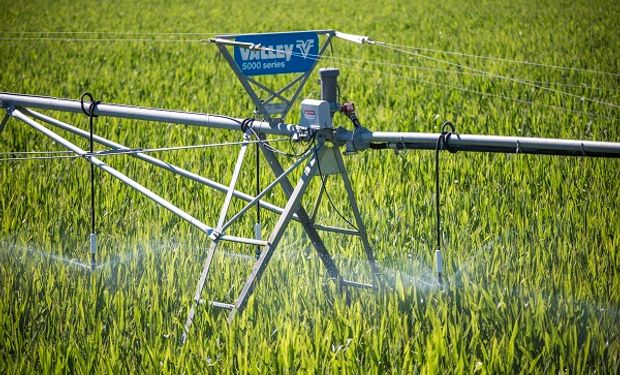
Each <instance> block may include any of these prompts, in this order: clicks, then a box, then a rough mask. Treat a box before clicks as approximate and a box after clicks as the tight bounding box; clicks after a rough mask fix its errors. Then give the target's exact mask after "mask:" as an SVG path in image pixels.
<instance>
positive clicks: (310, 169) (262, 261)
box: [182, 141, 379, 342]
mask: <svg viewBox="0 0 620 375" xmlns="http://www.w3.org/2000/svg"><path fill="white" fill-rule="evenodd" d="M260 148H261V151H262V153H263V155H264V157H265V159H266V160H267V162H268V164H269V166H270V168H271V170H272V171H273V173H274V175H275V176H276V180H275V181H274V182H277V183H278V184H279V185H280V186H281V188H282V189H283V191H284V193H285V195H286V196H287V198H288V201H287V204H286V206H285V207H284V209H283V212H282V213H281V214H280V216H279V219H278V221H277V223H276V225H275V226H274V228H273V230H272V232H271V234H270V235H269V238H268V240H267V241H266V245H264V246H263V247H262V250H261V253H260V256H259V258H258V260H257V261H256V263H255V264H254V266H253V268H252V272H251V273H250V276H249V277H248V279H247V280H246V282H245V284H244V286H243V288H242V290H241V292H240V294H239V296H238V297H237V299H236V301H235V303H234V304H228V303H221V302H210V304H211V305H212V306H214V307H219V308H224V309H230V310H231V311H230V314H229V317H228V321H229V322H230V321H231V320H232V319H233V318H234V317H235V315H236V314H237V313H238V312H240V311H242V310H243V309H244V308H245V306H246V304H247V301H248V299H249V297H250V295H251V294H252V292H253V291H254V288H255V286H256V283H257V282H258V280H259V279H260V278H261V276H262V274H263V273H264V271H265V270H266V268H267V266H268V264H269V262H270V260H271V258H272V256H273V254H274V252H275V250H276V249H277V246H278V244H279V242H280V240H281V239H282V237H283V235H284V233H285V231H286V228H287V227H288V225H289V224H290V222H291V220H292V218H293V215H294V214H296V215H297V218H298V221H299V222H300V223H301V225H302V227H303V229H304V231H305V233H306V234H307V235H308V238H309V239H310V241H311V243H312V245H313V247H314V248H315V250H316V252H317V255H318V256H319V259H320V260H321V262H322V263H323V265H324V266H325V268H326V270H327V272H328V274H329V276H330V277H331V278H332V279H334V280H336V282H337V284H338V285H339V287H340V286H353V287H365V288H375V287H376V284H377V283H378V282H379V278H378V274H379V272H378V270H377V266H376V263H375V259H374V255H373V251H372V248H371V247H370V244H369V241H368V238H367V235H366V229H365V226H364V223H363V221H362V218H361V215H360V212H359V209H358V207H357V203H356V201H355V196H354V195H353V189H352V188H351V183H350V180H349V176H348V174H347V173H346V170H345V169H344V163H343V162H342V155H341V153H340V150H339V149H337V148H327V147H325V144H324V142H322V141H321V142H319V143H318V144H317V145H316V146H314V148H313V149H312V150H311V151H310V154H311V156H310V157H309V160H308V161H307V163H306V165H305V168H304V171H303V173H302V176H301V177H300V179H299V181H298V182H297V185H296V186H295V187H293V185H292V184H291V182H290V181H289V179H288V177H287V176H288V174H289V173H290V171H291V170H292V169H294V168H296V167H297V165H299V164H301V162H302V161H303V159H306V158H308V156H309V155H308V154H306V155H305V156H302V157H301V158H300V159H298V161H297V162H295V163H294V164H293V165H292V166H291V167H289V168H288V169H287V170H284V168H283V167H282V165H281V163H280V162H279V160H278V159H277V158H276V155H275V154H274V152H273V151H272V150H271V149H270V148H268V147H266V146H265V145H263V144H260ZM326 152H333V153H334V155H335V157H336V160H337V165H338V169H339V174H340V175H341V177H342V179H343V181H344V184H345V189H346V191H347V195H348V198H349V203H350V204H351V207H352V209H353V214H354V216H355V221H356V224H357V227H358V228H357V230H356V231H354V232H353V231H346V230H343V231H340V232H339V233H341V234H347V235H356V236H359V237H360V238H361V240H362V244H363V245H364V251H365V253H366V256H367V258H368V262H369V265H370V269H371V271H372V273H373V281H374V282H375V285H371V284H365V283H358V282H353V281H348V280H345V279H344V278H343V277H342V276H341V274H340V272H339V270H338V267H337V266H336V264H335V263H334V261H333V259H332V256H331V255H330V253H329V251H328V250H327V247H326V246H325V244H324V242H323V240H322V238H321V236H320V235H319V233H318V230H317V226H316V225H315V224H314V219H313V218H310V216H309V215H308V213H307V211H306V210H305V209H304V207H303V205H302V204H301V199H302V197H303V195H304V193H305V192H306V190H307V189H308V187H309V185H310V183H311V181H312V179H313V178H314V177H315V176H316V175H317V173H318V172H319V168H318V165H319V159H320V157H322V155H323V154H324V153H326ZM242 153H243V151H241V152H240V155H239V158H238V160H237V166H239V165H240V163H241V159H242V157H243V156H242ZM235 170H236V169H235ZM235 182H236V176H235V173H233V179H232V181H231V185H230V189H231V190H233V189H234V184H235ZM273 185H274V183H272V184H270V187H269V188H267V189H265V190H264V191H263V192H262V193H261V195H263V194H264V193H265V192H266V191H267V190H268V189H270V188H271V187H273ZM259 198H260V195H259V196H257V197H255V199H254V200H253V201H251V202H250V203H248V205H247V206H246V207H245V208H244V209H243V210H242V211H241V212H240V213H243V212H244V210H247V208H248V207H249V206H251V205H253V204H256V201H257V200H258V199H259ZM318 203H319V202H317V204H318ZM227 211H228V206H227V205H226V204H225V205H224V207H223V208H222V211H221V213H220V221H219V222H218V226H217V227H216V229H215V230H216V231H217V230H218V229H221V228H225V227H228V226H229V225H230V222H232V221H233V220H234V218H237V217H239V214H237V215H235V216H234V217H233V219H231V220H230V221H229V222H228V223H224V221H225V217H226V214H227ZM217 244H218V241H217V239H216V240H215V241H214V242H213V243H212V244H211V246H210V248H209V251H208V254H207V260H206V261H205V265H204V267H203V271H202V273H201V275H200V279H199V281H198V284H197V287H196V292H195V295H194V303H193V304H192V307H191V309H190V312H189V315H188V318H187V321H186V324H185V329H184V334H183V338H182V342H185V341H186V339H187V335H188V332H189V329H190V327H191V324H192V321H193V318H194V316H195V313H196V307H197V306H198V305H199V304H200V299H201V298H200V297H201V294H202V290H203V289H204V286H205V283H206V281H207V278H208V273H209V270H210V265H211V261H212V258H213V254H214V252H215V251H216V249H217ZM344 292H345V293H346V297H347V300H349V294H348V291H347V290H346V289H344Z"/></svg>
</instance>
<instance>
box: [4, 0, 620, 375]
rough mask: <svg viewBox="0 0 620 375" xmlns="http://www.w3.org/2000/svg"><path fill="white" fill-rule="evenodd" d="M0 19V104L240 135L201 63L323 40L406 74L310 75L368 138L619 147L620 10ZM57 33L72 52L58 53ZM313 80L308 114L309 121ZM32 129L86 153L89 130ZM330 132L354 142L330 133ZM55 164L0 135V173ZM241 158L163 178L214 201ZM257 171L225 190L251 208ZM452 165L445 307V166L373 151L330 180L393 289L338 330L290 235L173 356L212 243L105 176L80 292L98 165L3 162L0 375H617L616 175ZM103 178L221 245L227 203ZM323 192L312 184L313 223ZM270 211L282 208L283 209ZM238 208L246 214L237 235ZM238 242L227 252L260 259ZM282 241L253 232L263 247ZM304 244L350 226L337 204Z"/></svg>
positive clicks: (234, 94) (234, 98)
mask: <svg viewBox="0 0 620 375" xmlns="http://www.w3.org/2000/svg"><path fill="white" fill-rule="evenodd" d="M2 3H3V4H2V12H1V13H0V24H1V26H0V30H2V32H1V33H0V66H1V69H0V91H7V92H19V93H27V94H37V95H48V96H56V97H64V98H73V99H77V98H79V96H80V95H81V94H82V93H83V92H85V91H90V92H91V93H92V94H93V95H94V97H95V99H97V100H101V101H104V102H110V103H119V104H120V103H122V104H132V105H139V106H144V107H159V108H166V109H174V110H184V111H196V112H203V113H213V114H224V115H229V116H234V117H238V118H245V117H249V116H252V112H253V108H252V105H251V104H250V100H249V99H248V97H247V95H246V94H245V93H244V91H243V88H242V87H241V85H240V84H239V83H238V82H237V80H236V78H235V76H234V74H233V73H232V71H231V70H230V68H229V67H228V65H227V64H226V61H225V60H224V59H223V58H222V57H221V56H220V55H219V53H218V51H217V48H216V46H215V45H213V44H209V43H207V42H206V41H205V40H206V39H207V38H209V37H211V36H213V35H214V34H215V33H241V32H246V33H249V32H271V31H290V30H312V29H336V30H339V31H343V32H348V33H354V34H363V35H368V36H370V37H371V38H373V39H375V40H379V41H386V42H389V43H393V44H397V45H403V46H408V47H407V48H408V49H407V51H410V52H413V54H406V53H402V52H398V51H394V50H390V49H386V48H381V47H377V46H369V45H357V44H352V43H348V42H345V41H342V40H334V42H333V48H331V49H328V50H327V51H326V54H325V56H324V58H323V60H322V61H320V62H319V64H318V67H328V66H335V67H337V68H339V69H340V71H341V74H340V77H339V86H340V93H341V96H342V100H343V101H344V100H349V101H354V102H355V104H356V108H357V113H358V116H359V118H360V120H361V121H362V123H363V125H364V126H366V127H368V128H370V129H373V130H382V131H417V132H438V131H439V127H440V125H441V124H442V122H443V121H446V120H450V121H452V122H453V123H454V124H455V125H456V128H457V131H458V132H460V133H463V134H492V135H507V136H508V135H518V136H535V137H556V138H567V139H587V140H599V141H614V142H620V110H619V107H618V104H620V74H618V73H619V72H620V58H619V56H620V26H619V23H618V20H620V3H618V2H617V1H611V0H601V1H597V0H594V1H592V0H590V1H585V0H576V1H526V0H516V1H499V0H488V1H487V0H485V1H456V0H447V1H441V2H437V1H428V0H422V1H402V2H386V3H381V2H372V1H367V0H361V1H358V2H353V3H352V2H344V1H324V0H317V1H312V2H305V1H275V2H268V3H267V2H264V3H263V2H249V1H246V0H241V1H235V2H229V1H220V0H216V1H209V2H197V3H194V2H186V1H180V0H168V1H148V2H120V1H107V2H76V1H68V0H60V1H53V2H50V1H26V2H17V3H15V2H8V1H2ZM60 31H63V32H66V31H79V32H82V33H64V34H53V33H49V32H60ZM84 32H88V33H84ZM151 33H160V34H151ZM173 33H175V34H173ZM176 33H179V34H176ZM187 33H204V34H187ZM119 39H125V40H119ZM128 39H130V40H128ZM409 47H417V49H411V48H409ZM427 49H432V50H437V51H440V52H436V51H428V50H427ZM441 51H444V52H441ZM446 51H447V52H462V53H464V54H466V55H455V54H449V53H446ZM419 55H424V56H431V57H432V58H433V59H428V58H424V57H421V56H419ZM472 55H476V56H492V57H500V58H505V59H510V60H517V61H528V62H536V63H540V65H534V64H520V63H515V62H511V61H507V60H498V59H487V58H480V57H476V56H472ZM444 61H448V62H450V63H451V64H452V65H451V64H448V63H445V62H444ZM455 64H458V65H460V66H457V65H455ZM463 66H469V67H472V68H475V69H477V70H471V69H467V68H463ZM559 67H576V68H580V69H562V68H559ZM481 71H484V72H489V73H491V74H484V73H481ZM499 75H501V76H508V77H516V78H518V79H519V80H506V79H500V78H498V77H497V76H499ZM316 78H318V75H314V76H313V77H312V78H311V79H310V80H309V82H308V84H307V85H306V87H305V89H304V91H303V93H302V97H304V98H306V97H307V98H318V97H319V96H320V88H319V85H318V84H317V83H316ZM282 79H283V78H275V81H277V82H276V83H281V81H282ZM523 80H527V81H528V82H534V84H533V85H532V84H529V85H528V84H524V83H523V82H522V81H523ZM534 85H535V86H538V87H535V86H534ZM540 87H542V88H540ZM567 93H568V94H570V95H568V94H567ZM2 112H3V113H2V116H4V111H2ZM298 112H299V105H298V103H296V104H295V106H294V108H293V110H292V112H291V114H290V116H289V117H288V118H287V121H289V122H291V123H295V122H297V121H298V119H299V113H298ZM45 113H46V114H50V115H53V116H55V117H56V118H58V119H60V120H62V121H65V122H68V123H71V124H74V125H76V126H78V127H80V128H82V129H87V128H88V119H87V118H86V116H84V115H83V114H67V113H52V112H45ZM335 123H336V124H337V125H339V126H345V127H348V128H349V129H350V128H351V124H350V122H349V121H348V120H347V119H346V118H345V117H344V116H342V115H339V114H338V115H336V117H335ZM95 127H96V131H97V133H99V134H101V135H102V136H104V137H107V138H111V139H113V140H115V141H117V142H119V143H123V144H124V145H126V146H128V147H145V148H146V147H162V146H180V145H191V144H207V143H216V142H237V141H240V140H241V134H240V133H235V132H229V131H224V130H215V129H205V128H197V127H190V126H177V125H172V124H165V123H146V122H139V121H130V120H118V119H111V118H105V117H100V118H97V119H96V120H95ZM61 134H62V135H63V136H65V137H66V138H67V139H69V140H71V141H72V142H75V143H76V144H78V145H79V146H80V147H82V148H87V147H88V142H87V141H86V140H84V139H81V138H77V137H75V136H72V135H70V134H65V133H62V132H61ZM275 145H277V147H279V148H281V149H282V150H285V151H299V149H301V147H302V146H301V145H294V144H293V145H290V144H289V143H288V142H283V143H277V144H275ZM98 149H99V150H101V149H102V148H98ZM50 150H62V148H61V146H60V145H57V144H55V143H53V142H52V141H51V140H49V139H48V138H46V137H45V136H44V135H42V134H40V133H37V132H35V131H34V130H32V129H31V128H30V127H28V126H26V125H25V124H24V123H21V122H19V121H18V120H17V119H11V120H9V121H8V123H7V124H6V127H5V128H4V130H3V131H2V132H0V153H2V156H1V157H0V158H1V159H7V158H10V157H12V156H15V155H13V154H11V153H12V152H18V151H50ZM252 150H253V148H252ZM237 151H238V147H236V146H228V147H224V148H208V149H195V150H186V151H177V152H166V153H164V152H162V153H159V154H155V155H153V156H156V157H158V158H161V159H163V160H165V161H169V162H171V163H174V164H176V165H178V166H180V167H183V168H185V169H188V170H191V171H195V172H196V173H199V174H203V175H205V176H207V177H209V178H212V179H214V180H216V181H219V182H221V183H224V184H227V183H228V181H229V179H230V176H231V174H232V167H233V164H234V161H235V157H236V154H237ZM248 155H249V156H248V163H247V164H246V165H245V167H244V169H243V170H242V174H241V180H240V183H239V186H238V189H239V190H241V191H245V192H248V193H253V191H254V190H253V189H254V186H255V183H256V181H255V180H254V173H255V171H254V169H253V166H254V163H253V157H254V152H249V153H248ZM441 158H442V159H441V160H442V168H441V189H442V206H441V209H442V216H443V217H442V219H443V227H442V240H443V254H444V270H445V279H446V280H445V282H444V284H443V285H441V286H440V285H438V283H437V282H436V278H435V275H434V272H433V253H434V249H435V237H434V235H435V216H434V209H435V205H434V193H435V184H434V183H435V182H434V152H432V151H422V150H419V151H409V152H401V153H398V154H397V153H394V152H393V151H388V150H382V151H381V150H367V151H365V152H362V153H359V154H357V155H352V156H346V157H345V163H346V166H347V168H348V170H349V173H350V175H351V178H352V181H353V188H354V190H355V193H356V195H357V199H358V201H359V205H360V209H361V212H362V215H363V219H364V222H365V224H366V227H367V229H368V233H369V238H370V241H371V243H372V245H373V247H374V250H375V253H376V257H377V261H378V264H379V267H380V270H381V272H382V273H383V275H384V277H385V280H386V284H387V285H386V288H383V289H381V290H379V291H369V290H353V291H352V292H351V303H350V304H347V303H346V299H345V296H344V295H343V294H342V293H340V292H339V291H338V288H337V287H336V286H335V285H334V283H333V281H331V280H329V277H328V275H327V274H326V272H325V269H324V268H323V267H322V265H321V263H320V261H319V259H318V257H317V256H316V254H315V252H314V251H313V249H312V246H311V244H310V242H309V241H308V239H307V238H306V237H305V236H304V235H303V230H302V228H301V227H300V226H299V224H297V223H293V224H292V225H291V226H290V227H289V228H288V231H287V234H286V235H285V237H284V240H283V242H282V243H281V246H280V247H279V248H278V250H277V251H276V252H275V255H274V257H273V259H272V262H271V264H270V265H269V267H268V269H267V271H266V273H265V274H264V276H263V278H262V279H261V280H260V282H259V283H258V285H257V288H256V290H255V293H254V294H253V295H252V297H251V299H250V302H249V304H248V307H247V309H246V310H245V311H243V313H241V314H239V315H238V316H237V317H236V318H235V319H234V321H232V323H230V324H229V323H227V321H226V319H227V314H226V312H222V311H219V310H217V309H213V308H210V307H209V306H208V305H207V304H204V305H202V306H201V307H200V308H199V309H198V314H197V318H196V320H195V322H194V325H193V327H192V329H191V331H190V333H189V338H188V342H187V343H186V344H185V345H184V346H180V345H179V340H180V337H181V334H182V332H183V324H184V322H185V318H186V316H187V312H188V310H189V307H190V305H191V303H192V299H193V294H194V289H195V285H196V281H197V279H198V277H199V274H200V270H201V268H202V263H203V261H204V259H205V256H206V250H207V247H208V246H209V239H208V238H207V237H206V236H205V235H204V234H203V233H201V232H200V231H198V230H196V229H195V228H193V227H191V226H190V225H189V224H187V223H186V222H184V221H182V220H180V219H178V218H177V217H175V216H174V215H172V214H170V213H169V212H168V211H166V210H164V209H162V208H160V207H158V206H156V205H155V204H153V203H152V202H151V201H149V200H148V199H147V198H145V197H143V196H141V195H139V194H138V193H137V192H135V191H133V190H132V189H130V188H129V187H127V186H124V185H123V184H121V183H120V182H119V181H118V180H116V179H114V178H113V177H111V176H109V175H105V174H103V173H98V175H97V186H98V193H97V217H98V224H97V232H98V235H99V252H98V254H97V258H98V267H97V268H96V270H95V271H94V272H89V271H88V270H86V269H85V268H84V267H83V266H82V264H84V263H88V259H89V254H88V234H89V232H90V227H89V220H90V195H89V194H90V185H89V170H90V167H89V165H88V163H87V162H86V161H85V160H83V159H54V160H27V161H15V160H12V161H6V160H3V161H1V162H0V373H3V374H17V373H79V374H90V373H109V374H124V373H171V374H193V373H222V374H229V373H243V374H245V373H249V374H270V373H284V374H289V373H326V374H384V373H393V374H416V373H420V374H437V373H458V374H461V373H491V374H497V373H525V374H531V373H541V374H557V373H567V374H594V373H596V374H599V373H602V374H614V373H619V372H620V193H619V192H620V162H619V161H618V160H617V159H604V158H580V157H557V156H536V155H504V154H484V153H466V152H459V153H456V154H450V153H442V154H441ZM105 161H106V162H107V163H109V164H110V165H111V166H113V167H115V168H118V169H119V170H120V171H122V172H124V173H125V174H127V175H128V176H129V177H131V178H134V179H136V180H138V181H139V182H141V183H143V184H144V185H145V186H146V187H148V188H149V189H151V190H153V191H155V192H157V193H158V194H160V195H161V196H163V197H165V198H167V199H169V200H171V201H172V202H173V203H174V204H176V205H177V206H179V207H180V208H183V209H185V210H187V211H188V212H190V213H192V214H193V215H194V216H196V217H197V218H199V219H201V220H203V221H205V222H206V223H207V224H209V225H211V226H214V225H215V223H216V221H217V217H218V214H219V209H220V206H221V204H222V202H223V199H224V195H223V194H222V193H219V192H216V191H213V190H211V189H208V188H206V187H204V186H201V185H199V184H197V183H194V182H191V181H187V180H185V179H181V178H177V177H175V176H173V175H171V174H169V173H166V172H164V171H162V170H160V169H157V168H156V167H153V166H150V165H148V164H145V163H143V162H140V161H139V160H137V159H135V158H132V157H131V156H128V155H123V156H120V155H119V156H113V157H112V156H110V157H107V158H106V159H105ZM281 161H282V162H283V163H285V164H288V163H290V162H292V160H291V159H288V158H286V157H282V159H281ZM261 175H262V176H263V179H264V180H262V181H261V183H262V184H263V186H264V185H266V184H267V183H268V182H267V181H268V178H270V177H272V175H271V172H270V170H268V166H267V164H266V163H262V164H261ZM294 178H297V175H294V176H292V178H291V180H293V179H294ZM326 188H327V190H328V191H329V194H330V195H331V196H332V198H334V203H335V205H336V207H337V208H338V210H339V211H341V212H342V213H343V215H345V216H346V217H348V218H351V217H352V213H351V210H350V209H349V207H348V206H347V205H346V204H345V199H344V197H345V190H344V189H343V187H342V186H341V184H340V183H339V182H338V181H336V179H330V180H329V181H328V182H327V186H326ZM319 190H320V184H319V183H318V182H317V181H314V182H313V185H311V187H310V189H309V191H308V195H307V196H306V197H305V198H304V201H303V204H304V205H307V206H311V205H312V203H313V202H314V200H315V199H316V197H317V195H318V192H319ZM268 200H269V201H271V202H273V203H275V204H278V205H281V206H283V205H284V204H285V198H284V194H283V193H282V192H281V191H280V190H275V191H274V193H273V194H271V195H270V196H269V197H268ZM242 206H243V203H242V202H239V201H236V200H235V201H234V204H233V205H232V210H233V211H234V210H239V209H240V208H241V207H242ZM253 217H254V215H253V214H252V215H247V217H246V218H244V220H242V222H241V223H240V224H239V226H238V227H237V228H238V229H236V232H235V233H234V234H236V235H243V236H251V235H252V231H253V229H252V224H253ZM276 219H277V217H276V216H275V215H274V214H270V213H267V212H265V211H264V212H263V221H264V222H263V227H264V228H265V229H264V230H263V235H264V236H266V235H267V234H268V228H271V227H273V224H274V223H275V221H276ZM317 221H318V222H320V223H323V224H330V225H342V226H344V225H346V224H345V223H344V221H343V220H342V219H341V218H340V217H339V216H338V214H337V213H336V212H335V210H334V209H332V208H330V207H329V205H326V204H324V205H322V206H321V208H320V209H319V211H318V216H317ZM325 242H326V245H327V246H328V248H329V250H330V251H331V253H332V254H333V255H334V258H335V260H336V263H337V264H338V266H339V267H340V269H341V270H342V272H343V274H344V276H345V277H346V278H347V279H353V280H358V281H362V282H368V281H370V278H369V273H368V270H367V266H366V263H365V257H364V253H363V249H362V246H361V244H360V243H358V241H357V240H352V239H349V238H345V237H343V236H338V235H334V234H326V235H325ZM254 252H255V249H254V248H252V247H250V246H238V245H229V244H224V245H223V246H222V247H221V248H220V249H219V251H218V253H217V255H216V259H215V261H214V264H213V268H212V274H211V277H210V279H209V281H208V285H207V288H206V289H205V291H204V292H203V298H204V299H205V300H209V299H215V300H220V301H224V302H229V303H231V302H233V301H234V298H235V297H236V295H237V294H238V292H239V291H240V289H241V287H242V285H243V282H244V281H245V278H246V277H247V276H248V275H249V272H250V270H251V267H252V265H253V261H254Z"/></svg>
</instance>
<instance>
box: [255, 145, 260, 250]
mask: <svg viewBox="0 0 620 375" xmlns="http://www.w3.org/2000/svg"><path fill="white" fill-rule="evenodd" d="M260 191H261V190H260V144H259V143H256V196H257V197H258V195H259V194H260ZM256 224H257V225H258V228H259V230H260V199H259V200H258V201H257V202H256ZM257 234H258V233H257ZM257 237H258V236H257ZM257 239H260V238H257ZM260 253H261V251H260V245H256V258H258V257H260Z"/></svg>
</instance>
